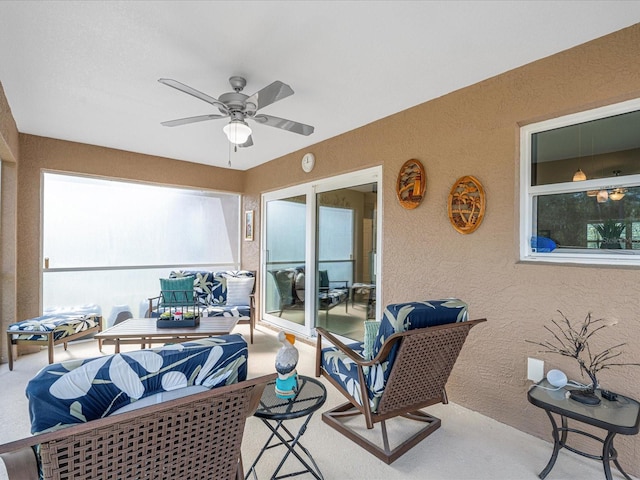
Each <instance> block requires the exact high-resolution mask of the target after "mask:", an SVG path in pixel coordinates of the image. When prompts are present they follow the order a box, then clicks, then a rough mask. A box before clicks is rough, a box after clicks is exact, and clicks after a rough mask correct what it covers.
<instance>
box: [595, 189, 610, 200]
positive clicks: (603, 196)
mask: <svg viewBox="0 0 640 480" xmlns="http://www.w3.org/2000/svg"><path fill="white" fill-rule="evenodd" d="M596 200H598V203H605V202H606V201H607V200H609V192H607V191H606V190H600V191H599V192H598V195H597V196H596Z"/></svg>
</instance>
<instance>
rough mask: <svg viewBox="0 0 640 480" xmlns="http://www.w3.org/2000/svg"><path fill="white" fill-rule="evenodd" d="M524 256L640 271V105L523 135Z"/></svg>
mask: <svg viewBox="0 0 640 480" xmlns="http://www.w3.org/2000/svg"><path fill="white" fill-rule="evenodd" d="M520 141H521V170H520V179H521V189H520V192H521V202H520V205H521V208H520V258H521V260H527V261H551V262H573V263H594V264H611V265H615V264H620V265H640V99H636V100H632V101H628V102H623V103H619V104H616V105H610V106H607V107H603V108H598V109H595V110H590V111H587V112H581V113H578V114H573V115H567V116H565V117H561V118H556V119H552V120H548V121H544V122H540V123H536V124H532V125H527V126H525V127H523V128H522V129H521V134H520Z"/></svg>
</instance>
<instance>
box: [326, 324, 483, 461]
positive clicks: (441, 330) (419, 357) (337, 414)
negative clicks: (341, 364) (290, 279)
mask: <svg viewBox="0 0 640 480" xmlns="http://www.w3.org/2000/svg"><path fill="white" fill-rule="evenodd" d="M484 321H486V319H478V320H471V321H466V322H457V323H451V324H445V325H439V326H434V327H427V328H419V329H415V330H407V331H405V332H401V333H395V334H393V335H391V336H390V337H389V338H388V339H387V340H386V341H385V342H384V344H383V346H382V349H381V350H380V351H379V352H378V354H377V355H376V356H375V358H373V359H372V360H370V361H365V359H364V358H363V357H362V356H361V355H359V354H358V353H357V352H355V351H353V350H352V349H351V348H349V347H348V346H347V345H345V344H344V343H342V342H341V341H340V340H339V339H337V338H336V337H335V336H333V335H332V334H331V333H329V332H328V331H326V330H325V329H323V328H317V329H316V331H317V332H318V342H317V350H316V377H319V376H321V375H322V376H324V377H325V378H326V379H327V380H328V381H329V382H330V383H331V384H332V385H333V386H335V387H336V388H337V389H338V390H339V391H340V393H342V395H344V396H345V397H346V398H347V400H348V402H346V403H344V404H342V405H339V406H337V407H335V408H333V409H332V410H329V411H327V412H324V413H323V414H322V420H323V421H324V422H325V423H327V424H328V425H329V426H331V427H332V428H334V429H335V430H337V431H338V432H340V433H342V434H343V435H345V436H346V437H347V438H349V439H350V440H352V441H354V442H355V443H357V444H358V445H359V446H361V447H363V448H364V449H365V450H367V451H368V452H370V453H372V454H373V455H375V456H376V457H378V458H379V459H381V460H383V461H385V462H386V463H387V464H390V463H392V462H394V461H395V460H396V459H398V458H399V457H400V456H401V455H403V454H404V453H406V452H407V451H408V450H410V449H411V448H413V447H414V446H415V445H417V444H418V443H419V442H420V441H422V440H423V439H424V438H426V437H427V436H429V435H430V434H431V433H433V432H434V431H435V430H437V429H438V428H439V427H440V423H441V422H440V419H438V418H436V417H433V416H431V415H429V414H427V413H426V412H423V411H421V409H422V408H425V407H428V406H430V405H435V404H437V403H444V404H446V403H448V399H447V394H446V391H445V384H446V383H447V380H448V378H449V374H450V373H451V370H452V369H453V366H454V364H455V362H456V360H457V358H458V355H459V353H460V351H461V349H462V346H463V344H464V342H465V340H466V338H467V335H468V333H469V330H471V328H472V327H473V326H475V325H477V324H478V323H481V322H484ZM323 339H324V340H326V341H328V342H330V343H331V344H333V346H334V347H336V348H337V349H338V350H339V351H340V352H342V353H344V354H345V355H346V356H347V357H349V359H351V360H352V361H353V362H354V364H355V366H356V368H357V371H358V379H359V393H360V398H363V399H368V398H369V396H368V392H367V386H366V382H365V369H366V368H367V367H371V366H373V365H375V364H379V363H382V362H384V361H385V360H386V359H387V358H388V356H389V354H390V352H391V351H392V348H393V347H394V346H395V345H398V347H399V348H398V349H397V356H396V358H395V360H394V362H393V365H392V367H391V373H390V375H389V379H388V380H387V384H386V385H385V387H384V392H383V394H382V397H381V399H380V402H379V404H378V408H377V410H376V411H375V412H373V411H372V410H371V406H370V404H369V402H368V401H364V402H363V403H364V405H361V404H360V403H359V402H358V401H356V399H355V398H354V397H353V396H352V395H350V394H349V393H348V392H347V391H346V390H345V389H344V388H343V387H342V386H341V385H340V384H338V383H337V382H336V381H335V380H334V379H333V378H332V377H331V376H330V375H329V374H328V372H326V371H325V370H324V369H323V368H322V341H323ZM356 415H362V416H364V420H365V424H366V427H367V428H368V429H372V428H374V425H375V424H376V423H380V427H381V434H382V442H381V445H380V444H376V443H374V442H372V441H371V440H369V439H368V438H366V437H365V436H363V435H361V434H360V433H358V432H357V431H356V430H355V429H352V428H350V427H349V426H347V424H346V423H345V422H343V421H342V420H345V419H348V418H350V417H353V416H356ZM395 417H405V418H409V419H411V420H416V421H419V422H423V423H425V425H424V426H423V427H422V428H421V429H419V430H418V431H417V432H416V433H415V434H413V435H411V436H409V437H408V438H406V439H403V441H401V442H400V443H399V444H398V445H397V446H395V447H393V448H392V447H390V443H389V439H388V436H387V428H386V424H385V422H386V421H387V420H389V419H393V418H395Z"/></svg>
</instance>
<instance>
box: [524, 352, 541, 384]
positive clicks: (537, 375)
mask: <svg viewBox="0 0 640 480" xmlns="http://www.w3.org/2000/svg"><path fill="white" fill-rule="evenodd" d="M543 378H544V361H543V360H538V359H537V358H531V357H529V360H528V363H527V380H531V381H533V382H539V381H540V380H542V379H543Z"/></svg>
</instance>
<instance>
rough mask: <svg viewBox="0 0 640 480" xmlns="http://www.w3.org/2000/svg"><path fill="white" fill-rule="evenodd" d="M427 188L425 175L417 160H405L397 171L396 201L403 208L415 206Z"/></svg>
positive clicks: (420, 200) (418, 203)
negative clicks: (398, 171)
mask: <svg viewBox="0 0 640 480" xmlns="http://www.w3.org/2000/svg"><path fill="white" fill-rule="evenodd" d="M426 188H427V177H426V175H425V173H424V167H423V166H422V164H421V163H420V162H419V161H418V160H407V161H406V162H404V165H402V168H401V169H400V173H398V183H397V184H396V194H397V195H398V201H399V202H400V205H402V206H403V207H404V208H406V209H408V210H411V209H413V208H416V207H417V206H418V205H420V202H422V199H423V198H424V192H425V190H426Z"/></svg>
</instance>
